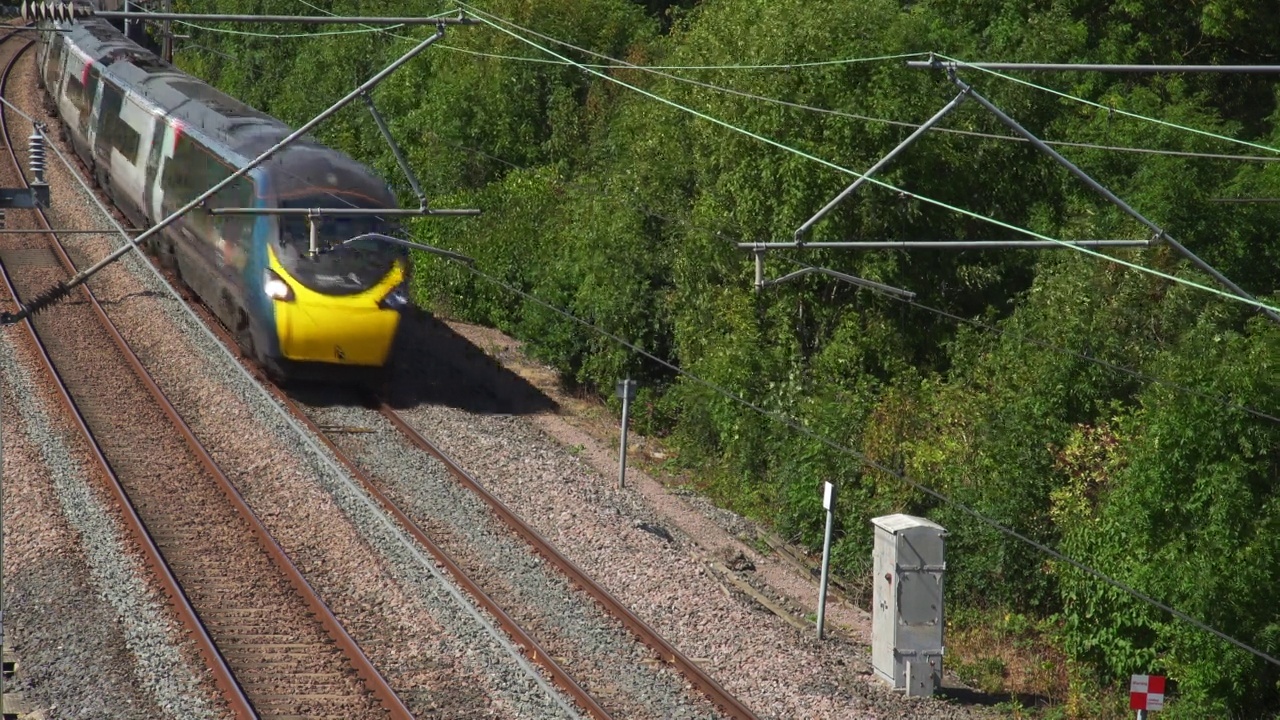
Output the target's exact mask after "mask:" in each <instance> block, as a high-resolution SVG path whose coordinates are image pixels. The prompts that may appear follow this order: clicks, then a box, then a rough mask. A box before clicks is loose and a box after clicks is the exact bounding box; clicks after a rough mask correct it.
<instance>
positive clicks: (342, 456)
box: [267, 383, 612, 720]
mask: <svg viewBox="0 0 1280 720" xmlns="http://www.w3.org/2000/svg"><path fill="white" fill-rule="evenodd" d="M267 389H268V390H270V391H271V393H272V394H273V395H274V396H275V397H276V399H277V400H279V401H280V402H281V403H282V404H284V405H285V407H287V408H289V410H290V411H291V412H292V413H293V416H294V417H295V418H296V419H297V420H298V421H299V422H300V423H301V424H302V425H303V426H304V427H306V428H307V429H308V430H310V431H311V432H312V433H313V434H315V436H316V437H317V438H319V439H320V442H321V443H323V444H324V446H325V447H326V448H328V449H329V452H331V453H333V455H334V457H335V458H337V459H338V461H339V462H341V463H342V464H343V465H344V466H346V468H347V471H348V472H350V473H351V475H352V477H354V478H355V479H356V480H358V481H359V482H360V485H361V486H362V487H363V488H364V489H365V492H368V493H369V495H370V496H371V497H373V499H375V500H377V501H378V503H379V504H380V505H382V507H383V509H384V510H386V511H387V513H388V514H390V515H391V516H392V517H393V518H395V520H396V522H398V523H399V524H400V526H401V527H402V528H404V529H405V531H407V532H408V533H409V534H410V535H412V536H413V538H414V539H415V540H417V541H418V542H419V543H421V544H422V546H423V547H424V548H426V549H427V552H429V553H431V555H432V557H434V558H435V559H436V560H437V561H438V562H439V563H440V564H441V565H443V566H444V568H445V570H446V571H448V573H449V574H450V575H451V576H452V577H453V579H454V580H456V581H457V582H458V584H459V585H461V586H462V588H463V589H464V590H465V591H466V592H467V593H469V594H470V595H471V596H472V597H473V598H475V600H476V602H478V603H479V604H480V605H481V607H483V608H484V609H485V610H487V611H489V613H490V614H492V615H493V616H494V618H496V619H497V621H498V625H499V626H500V627H501V628H502V629H503V630H505V631H506V632H507V633H509V634H510V635H511V636H512V637H513V638H514V639H515V641H516V644H517V645H519V646H521V648H522V649H523V650H524V653H525V655H526V656H528V658H529V659H530V660H532V661H533V662H535V663H537V664H538V665H540V666H542V668H543V669H544V670H546V671H547V674H548V675H550V676H551V679H552V681H553V682H554V683H555V684H556V685H558V686H559V687H560V688H561V689H562V690H564V691H565V692H567V693H568V694H569V695H570V696H571V697H573V699H574V700H576V701H578V702H579V703H580V704H581V705H582V707H583V708H584V709H585V710H586V711H587V713H588V714H589V715H591V717H594V718H598V719H599V720H610V719H611V718H612V716H611V715H610V714H609V713H608V711H606V710H605V709H604V708H603V707H601V705H600V703H599V702H597V701H596V699H595V698H594V697H592V696H591V694H590V693H589V692H587V690H586V689H585V688H583V687H582V686H581V685H579V684H578V681H576V680H574V679H573V676H572V675H570V674H569V673H568V671H566V670H565V669H564V668H562V667H561V666H560V664H559V663H558V662H556V661H555V659H554V658H553V657H552V656H551V654H550V653H548V652H547V651H546V650H545V649H544V648H543V647H542V645H541V644H539V643H538V641H537V640H535V639H534V638H533V636H531V635H529V633H527V632H526V631H525V629H524V628H523V627H521V626H520V624H519V623H518V622H517V621H516V620H515V618H513V617H511V615H510V614H508V613H507V611H506V610H503V609H502V606H501V605H499V604H498V603H497V602H496V601H495V600H494V599H493V598H491V597H490V596H489V594H488V593H486V592H485V591H484V590H483V589H482V588H481V587H480V586H479V585H478V584H477V583H476V582H475V581H473V580H472V579H471V578H470V577H468V576H467V574H466V572H465V571H464V570H463V569H462V566H460V565H459V564H458V563H457V561H455V560H454V559H453V558H452V557H450V555H449V554H448V553H447V552H445V550H444V548H442V547H440V546H439V545H437V544H436V543H435V542H434V541H433V540H431V538H430V537H428V536H427V534H426V533H425V532H423V530H422V528H420V527H418V525H417V524H416V523H414V522H413V520H412V519H411V518H410V517H409V516H408V515H406V514H405V513H404V511H403V510H401V509H400V508H399V507H398V506H397V505H396V504H395V502H394V501H392V500H391V498H389V497H387V495H386V494H385V493H383V492H382V490H381V488H379V487H378V485H377V483H375V482H374V481H373V479H372V478H371V477H369V475H368V474H367V473H365V472H364V471H362V470H361V469H360V468H359V466H358V464H357V463H356V462H355V461H354V460H353V459H352V458H351V457H350V456H348V455H347V453H345V452H344V451H343V450H342V449H341V448H339V447H338V445H337V444H336V443H335V442H333V440H332V439H330V438H329V433H328V432H327V431H325V430H324V428H322V427H320V426H319V425H318V424H316V422H315V421H313V420H312V419H311V418H310V417H309V416H308V415H307V414H306V413H305V412H303V411H302V409H301V408H300V407H298V404H297V403H296V402H294V401H293V399H292V398H290V397H289V396H288V395H287V394H286V393H284V392H283V391H282V390H280V388H279V387H277V386H276V385H274V384H271V383H268V384H267Z"/></svg>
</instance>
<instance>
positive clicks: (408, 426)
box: [273, 388, 756, 719]
mask: <svg viewBox="0 0 1280 720" xmlns="http://www.w3.org/2000/svg"><path fill="white" fill-rule="evenodd" d="M273 392H275V394H276V395H277V398H278V399H279V400H280V402H281V403H283V404H285V405H286V406H288V407H290V408H291V409H292V410H293V412H294V413H295V414H296V415H297V416H298V417H299V418H300V420H301V421H302V422H304V423H305V424H306V425H307V426H308V427H309V429H310V430H311V431H312V432H313V433H315V434H316V435H318V436H319V437H321V438H322V439H323V441H324V442H325V444H326V445H327V447H328V448H329V449H330V450H331V451H332V452H333V453H334V455H335V456H336V457H337V458H338V460H339V461H340V462H342V463H343V464H344V465H346V466H347V467H348V469H349V472H350V473H351V474H352V475H353V476H354V477H356V478H357V479H358V480H359V482H360V483H361V484H362V486H363V487H364V488H365V490H366V492H368V493H369V494H370V495H371V496H372V497H374V498H375V499H376V500H377V501H378V502H379V503H380V504H381V505H382V506H383V508H384V509H385V510H386V511H387V512H388V513H389V514H391V515H392V516H394V517H395V518H396V520H397V522H399V524H400V525H401V526H402V527H404V528H406V529H407V530H408V532H410V533H411V534H412V535H413V536H414V537H415V538H416V539H417V540H418V541H419V542H420V543H421V544H422V545H423V546H424V547H427V548H429V550H430V552H431V553H432V554H433V555H434V556H435V557H436V558H437V559H438V561H439V562H440V563H441V564H442V565H443V566H444V567H446V568H447V569H448V571H449V573H450V575H451V576H453V577H454V578H455V579H457V581H458V582H459V583H460V584H461V585H463V586H464V587H465V588H466V589H467V592H468V593H470V594H471V595H472V596H473V597H474V598H476V599H477V601H478V602H479V603H480V604H481V605H482V606H483V607H485V609H486V610H488V611H489V612H490V613H491V614H492V615H493V616H494V617H496V618H498V620H499V622H500V624H501V626H502V627H503V629H504V630H506V631H507V632H508V633H510V634H511V636H512V637H513V638H514V639H515V641H516V642H517V644H519V645H520V647H521V648H522V649H523V651H524V652H525V654H526V656H527V657H529V658H530V659H531V660H532V661H534V662H536V663H538V664H539V665H540V666H541V667H542V668H543V670H544V671H545V672H546V673H547V674H548V675H549V676H550V677H551V678H552V679H553V680H554V681H555V682H556V683H557V685H558V686H559V687H560V688H561V689H562V690H563V691H565V692H566V693H567V694H569V695H570V696H571V697H573V698H574V699H575V700H576V701H577V702H578V703H579V705H580V706H582V707H583V708H585V709H586V710H587V712H588V713H589V714H590V715H591V716H592V717H596V718H612V717H619V718H621V717H634V718H644V717H668V716H671V715H669V713H671V714H674V713H679V716H689V717H732V718H743V719H747V718H752V719H753V718H755V717H756V716H755V715H754V714H753V713H752V711H751V710H749V709H748V708H747V707H746V706H745V705H744V704H743V703H742V702H741V701H739V700H738V699H737V698H736V697H734V696H733V695H731V694H730V693H728V692H727V691H726V690H725V689H724V688H723V687H722V686H721V685H720V684H719V683H717V682H716V681H715V680H714V679H713V678H711V677H710V676H709V675H708V674H707V673H706V672H705V671H703V670H702V668H700V667H699V666H698V664H697V663H696V662H694V661H693V660H691V659H690V658H687V657H686V656H685V655H683V654H682V653H681V652H680V651H679V650H678V649H676V647H675V646H674V645H673V644H672V643H670V642H668V641H667V640H666V639H665V638H663V637H662V636H661V635H660V634H659V633H657V632H656V631H654V630H653V629H652V628H651V627H649V626H648V625H647V624H646V623H645V622H644V621H642V620H641V619H640V618H639V617H637V616H636V615H635V614H634V613H632V612H631V611H630V610H629V609H628V608H627V607H626V606H625V605H624V604H623V603H621V602H619V601H618V600H617V599H616V598H614V597H613V596H612V595H611V594H610V593H609V592H608V591H607V590H605V589H604V588H603V587H601V586H600V585H599V584H598V583H596V582H595V581H594V580H593V579H592V578H591V577H590V576H588V575H587V574H586V573H585V572H583V571H582V570H581V569H579V568H578V567H577V566H576V565H574V563H573V562H572V561H570V560H569V559H568V558H566V557H565V556H564V555H563V554H561V553H560V552H559V551H558V550H557V549H556V548H555V546H554V545H553V544H551V543H550V542H548V541H547V539H546V538H544V537H543V536H542V535H540V534H539V533H538V532H537V531H536V530H534V529H533V528H532V527H531V526H529V524H528V523H526V522H525V521H524V520H523V519H522V518H520V517H519V516H518V515H517V514H516V513H514V512H512V511H511V510H510V509H509V508H507V507H506V506H505V505H504V504H503V503H502V502H501V500H499V499H498V498H497V497H496V496H494V495H493V494H492V493H490V492H489V491H488V490H487V489H486V488H485V487H484V486H483V485H482V484H481V483H479V482H477V481H476V480H475V478H474V477H473V476H472V475H470V474H469V473H468V472H467V471H466V470H465V469H464V468H463V467H462V466H461V465H460V464H459V463H457V462H455V461H454V460H453V459H452V458H450V457H449V456H448V455H447V454H446V453H445V452H443V451H442V450H441V449H440V448H439V447H438V446H437V445H436V444H435V443H433V442H431V440H429V439H428V438H427V437H426V436H425V435H424V434H423V433H422V432H420V431H419V430H418V429H417V428H416V427H414V425H413V423H412V422H411V421H409V420H407V419H406V418H405V417H403V416H402V415H401V413H399V412H398V411H397V410H396V409H395V408H393V407H392V406H391V405H390V404H388V403H387V402H386V401H385V400H384V399H381V398H379V397H378V396H376V395H374V394H371V393H367V392H364V391H355V390H339V389H331V388H324V389H313V390H312V392H314V393H315V394H314V395H310V393H309V392H308V391H307V390H302V391H300V392H295V393H293V394H289V393H286V392H285V391H283V390H280V389H279V388H273ZM299 396H300V397H299ZM308 397H311V399H312V401H310V402H309V401H308ZM406 448H412V449H413V450H416V451H417V452H418V455H417V456H415V457H413V458H411V459H409V460H408V461H407V462H408V464H410V465H414V466H419V467H420V466H424V465H426V466H430V465H437V466H438V468H436V469H437V470H443V474H444V475H447V477H448V478H449V479H450V480H451V481H452V482H454V483H456V484H457V487H458V488H459V489H460V490H461V492H463V493H465V494H466V495H469V498H460V497H457V496H454V497H452V498H449V499H447V500H443V499H442V500H440V501H439V502H435V503H431V507H425V506H424V501H423V500H422V498H421V497H415V492H414V490H411V489H408V488H407V487H406V483H405V478H404V477H403V476H401V477H397V474H398V473H397V471H396V470H395V469H392V468H388V467H387V466H386V465H385V464H384V462H383V461H382V460H380V458H387V457H404V456H405V455H406V454H409V453H408V452H407V451H406ZM425 470H426V468H424V473H423V474H428V473H426V472H425ZM436 474H438V473H436ZM411 482H416V483H423V484H425V483H426V481H425V480H424V479H423V478H422V477H421V476H418V477H416V478H413V479H412V480H411ZM446 503H447V504H450V505H454V506H465V505H468V504H470V505H472V506H474V507H473V508H472V511H471V512H470V514H469V515H468V516H467V517H466V519H464V520H462V521H461V522H451V521H450V519H449V518H448V517H445V516H452V515H453V512H452V511H451V512H450V513H445V512H440V511H439V510H438V508H441V507H442V505H444V504H446ZM432 508H437V510H436V511H433V510H432ZM463 512H466V511H465V510H464V511H463ZM495 536H498V537H500V538H501V540H499V541H498V542H496V543H495V540H494V538H495ZM495 545H496V546H498V547H499V548H501V549H494V546H495ZM502 553H506V554H509V555H514V556H515V557H514V558H510V557H508V558H501V559H500V558H498V557H496V556H497V555H499V554H502ZM520 554H523V555H525V556H529V555H532V556H533V557H536V558H537V559H538V561H528V562H526V563H524V564H525V565H526V566H527V567H526V568H525V569H524V570H522V571H518V572H523V573H524V574H526V575H529V576H536V577H532V578H529V577H526V578H511V577H509V576H507V574H506V573H505V571H504V570H501V569H499V568H501V567H505V566H507V565H510V564H512V563H513V562H514V564H516V565H520V564H521V561H520V560H519V555H520ZM522 583H532V584H534V585H546V586H550V587H551V588H553V589H552V591H551V592H550V593H549V594H548V595H543V596H539V595H536V594H533V593H530V592H529V591H528V590H527V589H526V588H525V587H523V586H522ZM551 596H554V597H551ZM580 626H581V627H580ZM602 636H603V637H605V638H607V641H606V642H608V643H610V646H607V647H606V646H602V642H601V637H602Z"/></svg>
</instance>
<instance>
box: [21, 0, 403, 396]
mask: <svg viewBox="0 0 1280 720" xmlns="http://www.w3.org/2000/svg"><path fill="white" fill-rule="evenodd" d="M38 63H39V69H40V72H39V74H40V83H41V85H42V86H43V87H44V88H45V90H46V92H47V93H48V96H49V98H50V100H51V102H52V103H53V106H54V107H55V108H56V113H57V115H58V117H59V118H60V119H61V121H62V123H63V126H64V128H65V130H66V134H67V138H68V140H69V141H70V143H71V145H72V146H73V147H74V148H75V152H76V154H77V155H79V156H80V158H81V159H82V160H83V161H84V163H85V165H86V166H87V167H88V168H89V169H90V171H91V172H92V173H93V175H94V177H95V179H96V180H97V182H98V184H99V186H100V187H102V188H103V190H104V191H105V192H106V193H107V194H108V195H109V196H110V197H111V199H112V201H113V202H114V203H115V205H116V207H117V208H119V209H120V211H121V212H123V213H124V214H125V215H126V216H128V217H129V218H130V219H131V220H132V221H133V222H134V223H136V224H138V226H139V227H144V226H151V225H154V224H156V223H157V222H159V221H160V220H161V219H163V218H165V217H167V216H169V215H170V214H172V213H173V212H174V211H175V210H177V209H179V208H181V207H183V206H185V205H186V204H187V203H189V202H190V201H192V200H194V199H195V198H197V197H199V196H200V195H201V194H202V193H204V192H205V191H206V190H208V189H209V188H211V187H212V186H214V185H215V184H216V183H218V182H219V181H221V180H224V179H226V178H228V177H230V176H231V174H232V173H233V172H234V171H235V170H236V169H239V168H242V167H244V166H246V165H247V164H248V163H249V161H250V160H252V159H253V158H255V157H257V156H258V155H260V154H261V153H262V152H263V151H265V150H267V149H269V148H271V147H273V146H275V145H276V144H278V143H279V141H280V140H282V139H283V138H284V137H286V136H287V135H288V134H289V133H290V132H291V129H290V128H289V127H288V126H286V125H285V124H284V123H282V122H280V121H279V120H276V119H274V118H272V117H270V116H268V115H266V114H265V113H262V112H259V111H257V110H255V109H253V108H251V107H249V106H248V105H246V104H244V103H242V102H240V101H238V100H236V99H234V98H232V97H230V96H228V95H226V94H224V93H222V92H220V91H218V90H216V89H215V88H213V87H212V86H210V85H208V84H206V83H204V82H203V81H201V80H198V79H196V78H193V77H191V76H189V75H187V74H185V73H183V72H181V71H179V70H178V69H176V68H174V67H173V66H172V65H169V64H168V63H165V62H163V61H162V60H160V59H159V58H158V57H156V56H155V55H154V54H153V53H151V52H150V51H148V50H146V49H144V48H142V47H141V46H139V45H137V44H135V43H134V42H132V41H130V40H128V39H126V38H125V37H124V36H123V35H122V34H121V33H120V31H119V30H117V29H116V28H115V27H113V26H112V25H110V24H109V23H107V22H106V21H103V20H98V19H93V18H86V19H84V20H81V21H77V22H76V23H75V24H70V25H61V26H60V27H59V32H42V33H40V45H39V54H38ZM396 205H397V203H396V198H395V195H394V194H393V193H392V191H391V189H390V188H389V187H388V186H387V184H386V183H385V181H383V180H382V179H381V178H379V177H378V176H377V175H376V174H375V173H374V172H373V171H372V170H371V169H369V168H367V167H365V166H364V165H361V164H360V163H358V162H356V161H355V160H353V159H352V158H350V157H348V156H347V155H345V154H343V153H340V152H337V151H335V150H333V149H331V148H327V147H324V146H322V145H320V144H318V143H316V142H314V141H312V140H310V139H307V138H300V139H299V140H297V141H295V142H294V143H292V144H290V145H289V146H287V147H285V148H284V149H282V150H280V151H278V152H277V153H275V154H274V155H273V156H272V157H270V158H269V159H268V160H267V161H265V162H263V163H262V164H261V165H259V166H258V167H256V168H254V169H252V170H250V171H249V172H248V173H247V174H246V175H244V176H243V177H241V178H238V179H237V180H236V181H234V182H233V183H231V184H230V185H228V186H227V187H226V188H224V189H222V190H221V191H219V192H218V193H217V194H215V195H214V196H212V197H211V198H210V199H209V200H207V201H206V203H205V206H204V207H197V208H195V209H193V210H191V211H190V212H188V213H186V214H185V215H183V216H182V217H180V218H179V219H178V220H176V221H175V222H174V223H172V224H170V225H169V226H168V227H167V228H165V229H164V230H162V231H161V232H160V233H157V234H156V235H155V236H153V237H154V244H153V245H152V248H151V249H152V250H153V251H154V253H155V254H156V255H157V256H158V257H159V258H160V259H161V262H162V264H165V265H167V266H170V267H172V268H174V269H175V270H176V272H177V273H178V274H179V275H180V277H181V278H182V281H183V282H184V283H185V284H186V285H187V286H188V287H189V288H191V290H192V291H193V292H194V293H195V294H196V295H198V296H199V297H200V299H201V300H202V301H203V303H204V304H205V305H206V306H207V307H208V308H209V309H210V310H211V311H212V312H213V313H214V314H216V315H217V316H218V318H219V319H220V320H221V321H222V323H223V324H224V325H226V327H227V328H229V329H231V330H232V331H233V332H234V333H235V335H236V339H237V342H238V343H239V344H240V346H241V349H242V350H243V351H244V352H245V353H246V354H248V355H249V356H250V357H252V358H253V359H254V360H255V361H256V362H258V363H259V364H260V365H262V366H263V367H264V368H265V369H267V370H268V372H270V373H271V374H272V375H273V376H275V377H277V378H285V379H288V378H321V379H353V380H363V379H366V378H368V377H371V376H378V375H380V371H381V370H382V369H383V368H384V367H385V366H386V365H387V363H388V361H389V358H390V356H391V352H392V347H393V345H394V342H395V338H396V335H397V332H398V328H399V325H400V320H401V313H402V311H403V310H404V309H405V308H406V306H407V305H408V296H407V282H408V272H409V262H408V258H407V256H406V253H405V251H404V250H403V249H402V248H399V247H396V246H394V245H390V244H384V243H381V242H376V241H372V240H357V241H355V242H352V243H349V244H343V243H344V241H347V240H349V239H351V238H353V237H356V236H358V235H364V234H367V233H382V234H392V233H393V232H394V227H393V226H392V225H391V223H390V219H386V218H382V217H380V216H377V215H368V214H366V215H358V216H345V217H344V216H335V215H320V216H319V217H318V218H317V219H316V220H315V221H316V223H317V226H316V234H317V237H318V240H319V242H318V245H319V246H320V247H321V248H322V249H324V250H325V251H324V252H319V253H312V252H310V248H311V241H312V238H311V227H310V224H309V220H308V217H307V216H306V215H298V214H292V215H289V214H230V215H215V214H212V213H210V212H209V211H208V210H209V209H212V208H257V209H261V210H266V209H282V208H283V209H295V210H307V209H331V208H366V209H381V208H394V207H396Z"/></svg>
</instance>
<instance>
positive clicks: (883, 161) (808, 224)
mask: <svg viewBox="0 0 1280 720" xmlns="http://www.w3.org/2000/svg"><path fill="white" fill-rule="evenodd" d="M968 92H969V90H968V88H965V89H963V90H961V91H960V94H959V95H956V96H955V97H954V98H952V100H951V102H949V103H947V104H946V106H944V107H943V108H942V109H941V110H939V111H938V112H937V113H936V114H934V116H933V117H931V118H929V119H928V120H926V121H925V123H924V124H923V125H921V126H920V127H918V128H916V129H915V131H913V132H912V133H911V134H910V135H908V136H907V139H906V140H903V141H902V142H900V143H898V146H897V147H895V148H894V149H892V150H890V151H889V154H887V155H885V156H884V157H882V158H880V160H879V162H877V163H876V164H875V165H872V166H871V167H870V168H869V169H868V170H867V171H866V172H865V173H863V174H862V177H860V178H858V179H857V180H854V181H853V184H852V185H850V186H849V187H847V188H845V189H844V192H842V193H840V194H839V195H837V196H836V197H835V199H833V200H832V201H831V202H829V203H827V204H826V205H824V206H823V208H822V209H821V210H819V211H818V212H817V214H815V215H814V216H813V217H811V218H809V219H808V220H806V221H805V222H804V224H803V225H801V226H800V227H799V228H797V229H796V235H795V237H796V242H803V241H804V240H803V239H804V236H805V234H807V233H808V232H809V230H810V229H812V228H813V226H814V225H815V224H816V223H817V222H818V221H819V220H821V219H822V218H824V217H826V215H827V213H829V212H831V211H832V210H833V209H835V207H836V206H837V205H839V204H840V203H841V202H843V201H844V199H845V198H847V197H849V195H851V194H853V192H854V191H855V190H857V189H858V188H859V187H861V185H862V184H863V183H865V182H866V181H868V180H870V179H871V176H872V175H875V174H876V172H877V171H879V170H880V169H881V168H883V167H884V166H885V165H888V164H889V163H890V162H891V161H892V160H893V159H894V158H895V157H897V156H898V154H899V153H901V152H902V151H903V150H906V149H907V147H909V146H910V145H911V144H912V143H914V142H915V141H916V140H917V139H918V138H919V137H920V136H921V135H924V134H925V133H926V132H929V128H932V127H933V126H934V125H937V124H938V122H939V121H941V120H942V118H944V117H946V116H947V115H948V114H949V113H950V112H951V111H952V110H955V109H956V108H958V107H960V105H961V104H962V103H963V102H964V96H965V95H966V94H967V93H968Z"/></svg>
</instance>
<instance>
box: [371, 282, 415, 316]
mask: <svg viewBox="0 0 1280 720" xmlns="http://www.w3.org/2000/svg"><path fill="white" fill-rule="evenodd" d="M378 307H380V308H382V309H383V310H404V309H405V308H407V307H409V288H408V287H407V286H405V284H404V283H401V284H399V285H397V286H395V289H393V290H392V291H391V292H389V293H387V296H386V297H384V298H382V300H380V301H379V302H378Z"/></svg>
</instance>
